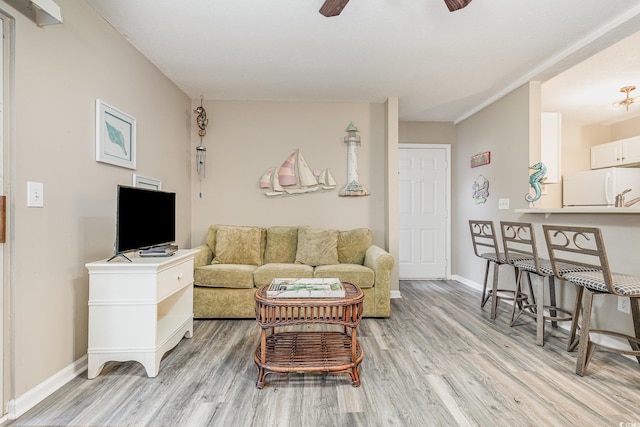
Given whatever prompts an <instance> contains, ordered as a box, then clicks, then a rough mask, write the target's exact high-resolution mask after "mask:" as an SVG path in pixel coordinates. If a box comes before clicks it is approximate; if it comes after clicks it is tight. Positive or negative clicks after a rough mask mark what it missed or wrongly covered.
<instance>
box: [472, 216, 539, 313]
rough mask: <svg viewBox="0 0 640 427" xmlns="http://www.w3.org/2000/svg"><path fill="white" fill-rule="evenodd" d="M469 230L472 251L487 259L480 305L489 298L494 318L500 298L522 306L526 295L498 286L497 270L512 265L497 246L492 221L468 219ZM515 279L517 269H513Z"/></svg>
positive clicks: (483, 304) (482, 305)
mask: <svg viewBox="0 0 640 427" xmlns="http://www.w3.org/2000/svg"><path fill="white" fill-rule="evenodd" d="M469 230H470V231H471V241H472V242H473V252H474V253H475V254H476V256H477V257H480V258H482V259H484V260H486V261H487V263H486V268H485V272H484V282H483V285H482V298H481V300H480V307H484V306H485V304H486V303H487V301H488V300H489V298H492V297H493V298H492V299H491V319H495V318H496V314H497V309H498V301H499V300H500V299H504V300H510V301H513V303H514V304H518V305H519V306H522V302H523V301H526V300H527V295H526V294H522V293H519V294H518V293H516V291H515V290H511V289H499V288H498V272H499V271H500V266H501V265H510V266H512V267H513V265H511V264H509V263H508V262H507V258H506V256H505V254H504V253H503V252H501V251H500V247H499V246H498V238H497V236H496V233H495V228H494V226H493V221H481V220H469ZM491 264H493V284H492V286H491V289H490V290H489V291H487V283H488V280H489V267H490V266H491ZM514 273H515V277H516V279H517V278H518V271H517V270H514Z"/></svg>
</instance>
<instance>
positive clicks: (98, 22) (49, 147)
mask: <svg viewBox="0 0 640 427" xmlns="http://www.w3.org/2000/svg"><path fill="white" fill-rule="evenodd" d="M57 2H58V3H59V5H60V6H61V8H62V10H63V14H64V24H62V25H57V26H50V27H46V28H38V27H37V26H36V25H35V24H34V23H33V22H32V21H30V20H29V19H27V18H26V17H25V16H23V15H21V14H20V13H19V12H18V11H16V10H14V9H12V8H11V7H9V6H7V5H6V4H4V3H2V5H1V6H0V7H2V8H3V9H4V10H5V11H6V12H7V13H8V14H9V15H12V16H14V17H15V28H16V31H15V33H16V40H15V94H16V99H15V110H14V111H13V112H12V113H13V115H14V117H15V128H14V129H13V130H14V131H15V140H14V141H11V149H12V163H13V166H12V168H11V179H12V184H11V189H10V192H9V200H10V203H11V209H12V217H13V219H14V223H13V226H12V227H11V228H10V230H9V232H10V237H11V244H10V251H11V267H10V268H11V281H10V283H9V286H10V290H11V306H10V310H11V313H10V314H11V316H13V317H12V328H13V329H14V341H13V342H8V343H6V344H8V347H9V348H10V354H11V355H12V357H13V361H14V365H15V368H14V379H15V383H14V384H13V386H11V387H9V388H10V392H9V394H10V395H9V396H8V398H9V399H10V398H15V397H19V396H20V395H22V394H23V393H25V392H26V391H28V390H30V389H32V388H33V387H35V386H37V385H38V384H39V383H40V382H42V381H44V380H46V379H48V378H49V377H50V376H52V375H53V374H55V373H57V372H58V371H60V370H61V369H63V368H65V367H67V366H69V365H70V364H72V363H73V362H74V361H76V360H77V359H79V358H81V357H82V356H83V355H85V354H86V352H87V301H88V275H87V271H86V269H85V267H84V264H85V263H86V262H90V261H94V260H97V259H102V258H105V257H107V256H110V254H112V251H113V241H114V236H115V225H114V218H115V210H116V207H115V202H116V200H115V196H116V185H117V184H129V185H130V184H131V180H132V173H133V172H135V173H137V174H140V175H144V176H149V177H153V178H157V179H160V180H162V182H163V188H164V189H166V190H170V191H175V192H177V202H178V210H177V222H178V227H177V238H178V243H179V244H181V245H182V246H188V244H189V243H190V242H189V232H190V229H191V224H190V221H191V212H190V211H191V193H190V190H191V187H190V170H191V165H190V160H191V154H190V144H189V143H190V123H191V118H192V116H193V114H192V112H191V101H190V99H189V98H188V97H187V96H185V95H184V94H183V93H182V92H181V91H180V90H178V89H177V88H176V86H175V85H173V84H172V83H171V82H170V81H169V80H168V79H166V78H165V77H164V76H163V75H162V74H161V73H160V72H159V71H158V70H157V69H156V68H155V67H154V66H153V65H152V64H151V63H149V62H148V61H147V60H146V59H144V58H143V57H142V56H141V55H140V53H139V52H138V51H137V50H135V49H134V48H133V47H132V46H131V45H130V44H129V43H128V42H127V41H126V40H125V39H124V38H123V37H122V36H120V35H118V34H117V33H116V32H115V30H114V29H113V28H111V27H110V26H109V25H108V24H107V23H106V22H104V21H103V20H102V19H101V18H100V17H99V16H98V15H97V14H96V13H95V12H94V11H93V9H91V8H89V6H87V5H86V4H85V3H84V2H83V1H76V0H57ZM96 98H100V99H102V100H104V101H105V102H107V103H109V104H111V105H113V106H115V107H117V108H119V109H121V110H122V111H124V112H126V113H128V114H130V115H132V116H134V117H135V118H136V119H137V125H138V132H137V143H138V149H137V157H138V167H137V169H136V170H135V171H133V170H130V169H124V168H120V167H116V166H112V165H107V164H104V163H97V162H96V161H95V152H94V141H95V138H94V120H95V107H94V103H95V100H96ZM27 181H37V182H42V183H44V200H45V202H44V208H42V209H37V208H27V207H26V188H27ZM5 285H7V284H5ZM7 379H9V374H8V373H7Z"/></svg>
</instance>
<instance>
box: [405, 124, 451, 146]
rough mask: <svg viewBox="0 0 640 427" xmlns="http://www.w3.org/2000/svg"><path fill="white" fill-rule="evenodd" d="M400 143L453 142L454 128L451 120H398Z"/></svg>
mask: <svg viewBox="0 0 640 427" xmlns="http://www.w3.org/2000/svg"><path fill="white" fill-rule="evenodd" d="M398 133H399V139H400V143H401V144H402V143H405V144H451V145H453V144H455V142H456V128H455V126H454V125H453V122H400V125H399V128H398Z"/></svg>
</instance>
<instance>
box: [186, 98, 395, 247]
mask: <svg viewBox="0 0 640 427" xmlns="http://www.w3.org/2000/svg"><path fill="white" fill-rule="evenodd" d="M197 105H200V101H199V100H197V102H195V101H194V104H193V108H195V106H197ZM204 107H205V109H206V110H207V117H208V118H209V126H208V128H207V134H206V136H205V137H204V139H203V143H204V145H205V146H206V147H207V165H206V167H207V176H206V178H205V179H203V180H202V182H200V181H199V179H198V177H197V175H196V174H195V167H194V168H192V169H193V172H192V174H193V185H192V195H193V221H192V222H193V234H192V238H191V240H192V244H193V245H198V244H200V243H202V242H203V241H204V237H205V234H206V231H207V229H208V227H209V226H210V225H212V224H237V225H259V226H264V227H268V226H274V225H310V226H315V227H323V228H338V229H350V228H357V227H368V228H370V229H371V230H372V233H373V240H374V243H376V244H377V245H379V246H381V247H385V246H386V244H385V234H386V220H387V219H386V218H387V207H386V148H385V144H386V142H385V139H386V133H385V132H386V125H385V120H386V119H385V116H386V113H385V108H386V107H385V104H382V103H380V104H368V103H321V102H317V103H307V102H241V101H238V102H230V101H213V100H205V101H204ZM351 121H353V123H354V124H355V125H356V126H357V128H358V129H359V131H360V132H359V134H360V137H361V146H360V147H358V150H357V152H358V171H359V178H360V182H361V183H362V184H363V185H364V186H365V187H366V188H367V189H368V190H369V192H370V193H371V195H370V196H367V197H339V196H338V192H339V190H340V189H341V188H342V187H343V186H344V185H345V184H346V177H347V146H346V144H345V143H344V141H343V138H344V137H345V136H346V132H345V129H346V128H347V126H348V125H349V122H351ZM197 144H199V138H198V136H197V133H196V132H195V129H194V131H193V133H192V144H191V145H192V156H193V158H194V159H195V146H196V145H197ZM294 149H300V150H301V151H302V153H303V155H304V158H305V159H306V161H307V163H308V164H309V166H310V167H311V168H312V169H315V168H319V169H324V168H329V170H330V171H331V173H332V174H333V176H334V177H335V179H336V181H337V183H338V186H337V188H336V189H335V190H333V191H328V192H318V193H310V194H302V195H296V196H286V197H285V196H279V197H276V198H268V197H266V196H265V195H264V192H263V191H262V190H260V188H259V186H258V181H259V179H260V177H261V176H262V174H263V173H264V172H265V171H266V170H267V169H269V168H270V167H279V166H280V165H281V164H282V162H283V161H284V160H285V159H286V158H287V156H288V155H289V154H290V153H291V151H293V150H294ZM200 191H202V197H201V198H200V197H199V193H200Z"/></svg>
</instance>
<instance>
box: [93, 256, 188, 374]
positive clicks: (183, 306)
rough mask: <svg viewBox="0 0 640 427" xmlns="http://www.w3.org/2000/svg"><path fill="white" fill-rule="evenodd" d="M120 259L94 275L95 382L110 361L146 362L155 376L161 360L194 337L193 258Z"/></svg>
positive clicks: (103, 265) (98, 264)
mask: <svg viewBox="0 0 640 427" xmlns="http://www.w3.org/2000/svg"><path fill="white" fill-rule="evenodd" d="M194 254H195V251H193V250H190V249H181V250H178V251H177V252H176V253H174V255H173V256H169V257H149V258H141V257H130V258H131V260H132V261H133V262H129V261H127V260H125V259H123V258H116V259H114V260H112V261H110V262H106V260H103V261H98V262H91V263H88V264H86V267H87V269H88V270H89V348H88V350H87V355H88V365H89V367H88V371H87V376H88V377H89V379H92V378H95V377H97V376H98V374H99V373H100V371H101V370H102V368H103V366H104V364H105V363H106V362H108V361H120V362H124V361H129V360H133V361H137V362H140V363H141V364H142V365H143V366H144V368H145V370H146V371H147V375H148V376H149V377H155V376H156V375H157V374H158V370H159V368H160V360H161V359H162V356H163V355H164V353H166V352H167V351H169V350H171V349H172V348H173V347H175V346H176V345H177V344H178V343H179V342H180V340H181V339H182V337H185V336H186V337H187V338H191V337H192V336H193V256H194Z"/></svg>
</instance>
